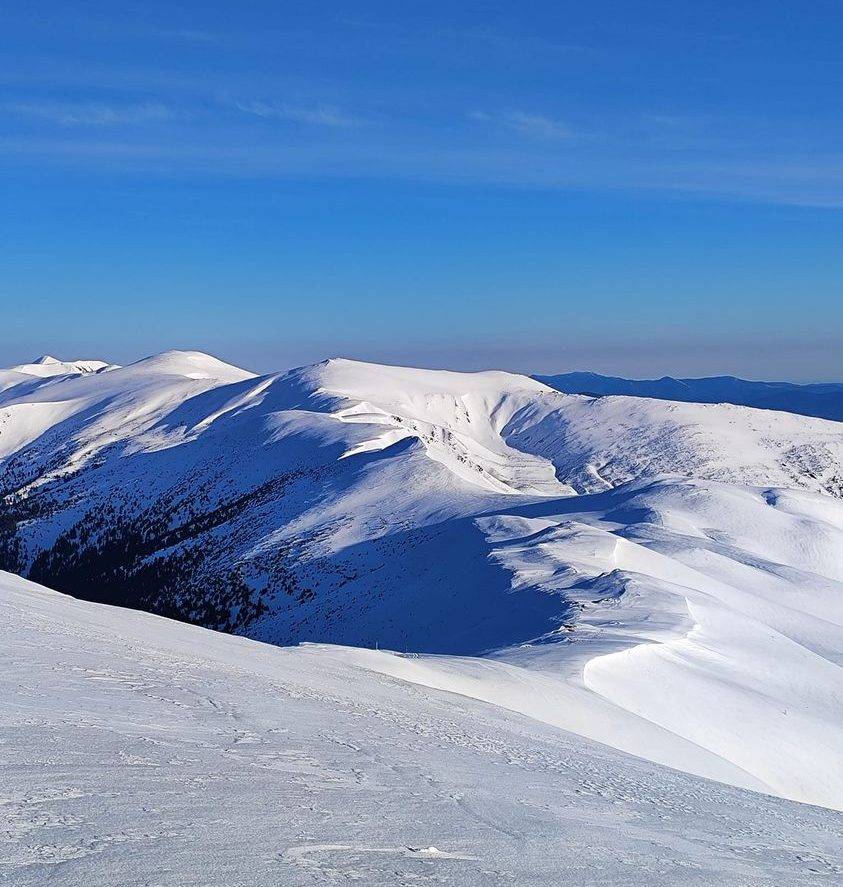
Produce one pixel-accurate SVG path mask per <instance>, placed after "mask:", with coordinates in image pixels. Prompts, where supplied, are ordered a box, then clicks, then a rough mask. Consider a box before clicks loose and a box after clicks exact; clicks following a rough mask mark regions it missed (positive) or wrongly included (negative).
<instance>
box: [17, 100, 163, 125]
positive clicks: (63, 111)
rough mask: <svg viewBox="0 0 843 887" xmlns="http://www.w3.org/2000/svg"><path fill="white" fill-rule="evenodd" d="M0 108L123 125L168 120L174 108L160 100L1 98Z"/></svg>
mask: <svg viewBox="0 0 843 887" xmlns="http://www.w3.org/2000/svg"><path fill="white" fill-rule="evenodd" d="M0 111H2V112H3V113H5V114H12V115H16V116H18V117H29V118H32V119H36V120H45V121H49V122H51V123H59V124H61V125H62V126H122V125H137V124H142V123H160V122H162V121H165V120H171V119H172V118H173V116H174V114H173V112H172V111H171V110H170V108H168V107H167V106H166V105H163V104H161V103H159V102H141V103H138V104H130V105H112V104H106V103H103V102H41V101H38V102H19V101H16V102H8V101H7V102H0Z"/></svg>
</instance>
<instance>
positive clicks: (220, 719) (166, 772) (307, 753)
mask: <svg viewBox="0 0 843 887" xmlns="http://www.w3.org/2000/svg"><path fill="white" fill-rule="evenodd" d="M0 608H2V612H3V614H4V621H5V625H4V635H3V642H2V644H0V682H2V684H0V709H2V723H3V742H2V744H0V760H2V773H3V783H2V788H0V816H2V819H3V826H2V829H1V830H0V882H2V883H8V884H13V885H15V887H27V885H42V884H46V883H49V884H55V885H78V884H97V885H106V887H111V885H115V887H116V885H121V887H128V885H148V884H166V885H168V887H179V885H196V887H199V885H201V887H209V885H224V887H239V885H244V887H246V885H248V887H252V885H256V884H259V885H263V884H284V885H291V887H295V885H321V884H334V883H348V882H353V883H362V884H366V885H373V887H374V885H384V887H386V885H389V887H393V885H399V884H454V885H461V887H465V885H478V887H487V885H512V884H518V885H531V884H543V885H550V884H572V885H578V887H588V885H598V884H599V885H604V884H618V885H620V884H624V885H638V884H646V885H652V884H659V885H676V887H686V885H729V887H736V885H747V887H748V885H759V887H761V885H764V887H773V885H774V887H785V885H805V884H836V883H839V879H840V876H841V873H843V858H841V855H840V848H841V846H843V841H842V840H841V839H843V834H841V819H840V816H839V814H836V813H833V812H832V811H830V810H827V809H823V808H820V807H810V806H806V805H802V804H797V803H793V802H790V801H786V800H782V799H779V798H773V797H769V796H764V795H758V794H755V793H753V792H748V791H745V790H741V789H737V788H733V787H729V786H725V785H722V784H719V783H716V782H710V781H706V780H702V779H699V778H696V777H693V776H689V775H687V774H683V773H679V772H676V771H673V770H668V769H665V768H661V767H659V766H657V765H654V764H650V763H647V762H644V761H641V760H638V759H635V758H631V757H628V756H625V755H622V754H620V753H619V752H616V751H613V750H611V749H609V748H607V747H605V746H602V745H598V744H595V743H591V742H588V741H587V740H584V739H581V738H579V737H577V736H575V735H572V734H566V733H564V732H562V731H558V730H555V729H553V728H551V727H547V726H545V725H542V724H540V723H538V722H536V721H534V720H531V719H528V718H525V717H522V716H519V715H516V714H513V713H509V712H507V711H505V710H503V709H501V708H498V707H495V706H491V705H486V704H483V703H480V702H477V701H476V700H472V699H469V698H466V697H463V696H459V695H455V694H449V693H443V692H440V691H437V690H433V689H429V688H427V687H422V686H418V685H413V684H408V683H405V682H402V681H399V680H396V679H394V678H392V677H388V676H385V675H383V674H381V673H379V672H380V670H381V668H382V667H384V664H385V667H386V668H389V667H390V666H389V663H390V660H393V661H394V660H397V659H401V660H402V661H407V662H412V659H404V657H396V656H390V655H389V654H385V653H377V652H375V651H362V652H361V651H355V650H349V649H347V648H339V647H334V648H331V647H320V646H304V647H298V648H287V649H281V648H277V647H272V646H267V645H263V644H259V643H255V642H253V641H249V640H246V639H244V638H238V637H232V636H227V635H223V634H219V633H214V632H209V631H207V630H204V629H201V628H196V627H192V626H188V625H184V624H181V623H177V622H172V621H169V620H165V619H161V618H159V617H155V616H151V615H147V614H144V613H138V612H132V611H127V610H121V609H117V608H112V607H106V606H103V605H100V604H91V603H87V602H84V601H78V600H73V599H71V598H68V597H65V596H62V595H59V594H56V593H55V592H51V591H48V590H47V589H44V588H42V587H39V586H36V585H33V584H32V583H29V582H27V581H25V580H22V579H19V578H17V577H13V576H9V575H8V574H0ZM360 657H364V658H363V659H362V660H361V658H360ZM454 662H455V663H456V662H458V660H454ZM488 668H489V669H490V671H491V672H492V673H494V671H495V670H496V669H497V668H498V666H497V665H496V664H495V663H488Z"/></svg>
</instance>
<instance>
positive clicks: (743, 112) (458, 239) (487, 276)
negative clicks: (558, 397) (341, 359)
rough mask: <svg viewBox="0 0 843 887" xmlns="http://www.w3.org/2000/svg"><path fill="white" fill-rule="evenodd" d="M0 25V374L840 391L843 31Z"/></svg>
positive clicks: (220, 11)
mask: <svg viewBox="0 0 843 887" xmlns="http://www.w3.org/2000/svg"><path fill="white" fill-rule="evenodd" d="M18 6H22V4H3V10H2V27H0V50H2V57H3V59H4V64H3V66H2V68H0V207H2V212H1V213H0V243H2V246H0V255H2V261H0V299H2V302H3V320H4V322H3V324H2V327H0V348H2V350H3V352H4V358H3V359H2V360H0V363H3V364H9V363H12V362H16V361H19V360H23V359H26V358H29V357H32V356H34V355H35V354H36V353H38V352H44V351H50V352H58V353H59V354H60V355H65V356H74V357H75V356H102V357H104V358H106V359H112V360H118V361H127V360H130V359H133V358H136V357H139V356H142V355H144V354H147V353H150V352H153V351H157V350H161V349H163V348H167V347H197V348H203V349H205V350H210V351H212V352H214V353H216V354H219V355H220V356H222V357H224V358H227V359H230V360H233V361H235V362H240V363H242V364H244V365H248V366H250V367H253V368H255V369H258V370H269V369H276V368H283V367H286V366H291V365H294V364H300V363H305V362H310V361H313V360H318V359H321V358H322V357H325V356H329V355H335V354H341V355H346V356H352V357H360V358H366V359H373V360H384V361H394V362H403V363H416V364H422V365H431V366H453V367H464V368H468V369H473V368H480V367H487V366H501V367H506V368H511V369H516V370H522V371H535V372H549V371H557V370H559V371H561V370H568V369H574V368H579V369H593V370H597V371H605V372H612V373H621V374H628V375H661V374H663V373H671V374H687V375H701V374H706V373H721V372H724V373H736V374H741V375H746V376H750V377H768V378H772V377H779V378H793V379H799V380H808V379H829V378H840V377H841V376H842V375H843V373H841V368H840V363H839V356H838V353H837V352H839V344H838V340H839V338H840V333H841V331H843V298H841V295H843V293H842V292H841V290H843V115H841V96H843V61H842V60H841V53H840V51H839V47H840V45H843V16H841V15H840V14H839V7H838V6H837V4H835V3H832V2H810V0H809V2H805V3H800V4H798V6H797V5H796V4H793V3H784V2H774V0H767V2H764V3H759V2H757V0H755V2H732V3H726V2H704V0H703V2H699V0H698V2H683V0H674V2H671V3H668V2H657V0H653V2H643V0H637V2H636V0H626V2H599V0H598V2H591V3H588V4H584V3H568V2H554V3H549V2H548V3H545V2H520V3H517V4H516V3H511V2H510V3H471V4H459V3H453V2H450V3H439V2H426V3H414V2H403V3H394V2H389V3H387V2H359V3H354V4H347V3H345V4H340V3H336V2H333V3H329V2H319V0H316V2H313V0H311V2H308V3H278V2H245V3H240V4H231V3H222V2H217V3H215V2H204V3H201V4H199V3H189V4H178V8H174V6H176V5H175V4H169V3H161V2H145V3H126V2H112V3H104V2H75V3H73V4H68V3H65V2H42V3H35V4H29V5H28V6H27V8H25V9H21V8H16V7H18Z"/></svg>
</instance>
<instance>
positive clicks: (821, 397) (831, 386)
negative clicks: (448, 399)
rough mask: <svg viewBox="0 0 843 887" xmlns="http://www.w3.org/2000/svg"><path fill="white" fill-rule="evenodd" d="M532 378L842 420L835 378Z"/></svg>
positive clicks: (581, 389)
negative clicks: (803, 382) (806, 380)
mask: <svg viewBox="0 0 843 887" xmlns="http://www.w3.org/2000/svg"><path fill="white" fill-rule="evenodd" d="M534 378H536V379H538V380H539V381H540V382H543V383H544V384H545V385H549V386H550V387H551V388H555V389H556V390H557V391H564V392H566V393H568V394H590V395H594V396H605V395H607V394H623V395H627V396H632V397H655V398H659V399H661V400H678V401H691V402H695V403H733V404H738V405H740V406H746V407H758V408H759V409H765V410H780V411H781V412H786V413H800V414H802V415H804V416H816V417H817V418H819V419H835V420H837V421H843V383H839V382H817V383H814V384H810V385H797V384H794V383H793V382H752V381H749V380H748V379H738V378H736V377H735V376H710V377H708V378H702V379H674V378H672V377H671V376H663V377H662V378H661V379H623V378H620V377H618V376H601V375H600V374H599V373H559V374H557V375H554V376H535V377H534Z"/></svg>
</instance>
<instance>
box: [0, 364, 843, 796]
mask: <svg viewBox="0 0 843 887" xmlns="http://www.w3.org/2000/svg"><path fill="white" fill-rule="evenodd" d="M0 460H2V461H0V484H2V495H3V508H4V511H3V516H4V520H3V522H2V523H0V566H2V567H4V568H6V569H9V570H12V571H14V572H17V573H21V574H24V575H27V576H29V577H30V578H32V579H36V580H38V581H40V582H43V583H45V584H49V585H52V586H55V587H57V588H59V589H61V590H62V591H66V592H70V593H72V594H75V595H77V596H79V597H85V598H92V599H94V600H97V601H101V602H106V603H117V604H121V605H124V606H133V607H137V608H140V609H146V610H151V611H153V612H156V613H159V614H162V615H167V616H172V617H176V618H180V619H183V620H186V621H191V622H195V623H198V624H201V625H204V626H208V627H213V628H219V629H223V630H226V631H233V632H237V633H239V634H245V635H248V636H249V637H252V638H255V639H259V640H264V641H270V642H272V643H275V644H290V643H295V642H298V641H319V642H326V643H334V644H343V645H351V646H355V647H360V648H367V647H368V648H375V647H379V648H381V649H384V648H386V649H392V650H396V651H399V652H404V651H406V652H408V653H409V652H416V653H425V654H431V655H426V656H423V657H418V658H406V657H404V656H377V657H375V658H376V660H377V661H376V665H372V666H371V667H372V668H376V670H382V671H386V672H389V673H390V674H393V675H395V676H399V677H401V678H403V679H406V680H408V681H419V682H421V683H423V684H426V685H430V686H436V687H439V688H441V689H443V690H450V691H455V692H459V693H461V694H464V695H466V696H474V697H476V698H478V699H483V700H486V701H490V702H494V703H496V704H498V705H500V706H503V707H506V708H509V709H512V710H514V711H517V712H520V713H522V714H525V715H528V716H530V717H532V718H534V719H536V720H539V721H542V722H545V723H547V724H549V725H554V726H556V727H564V728H565V729H568V730H572V731H574V732H577V733H579V734H581V735H582V736H585V737H587V738H589V739H593V740H597V741H599V742H602V743H605V744H607V745H611V746H614V747H615V748H619V749H622V750H623V751H626V752H629V753H630V754H634V755H637V756H640V757H644V758H648V759H650V760H653V761H656V762H659V763H662V764H666V765H669V766H671V767H675V768H677V769H680V770H683V771H686V772H689V773H693V774H697V775H699V776H705V777H710V778H714V779H718V780H722V781H724V782H728V783H731V784H733V785H738V786H742V787H747V788H754V789H757V790H760V791H765V792H770V793H774V794H779V795H782V796H785V797H788V798H793V799H796V800H802V801H807V802H810V803H816V804H823V805H826V806H829V807H835V808H843V783H841V778H840V774H841V773H843V766H841V765H842V764H843V760H841V748H843V733H841V717H840V711H841V707H840V696H841V679H840V674H841V669H840V661H839V653H838V651H839V650H841V649H843V645H841V636H840V635H841V625H843V613H842V612H841V603H843V565H841V551H843V511H841V508H843V506H841V502H840V496H841V493H843V480H841V478H843V431H841V425H840V424H839V423H836V422H831V421H825V420H821V419H813V418H807V417H803V416H796V415H793V414H790V413H777V412H773V411H766V410H765V411H762V410H754V409H750V408H746V407H738V406H732V405H728V404H695V403H673V402H669V401H660V400H648V399H644V398H630V397H604V398H590V397H582V396H572V395H565V394H561V393H559V392H556V391H553V390H551V389H549V388H547V387H546V386H544V385H542V384H541V383H539V382H537V381H535V380H533V379H529V378H527V377H523V376H517V375H512V374H507V373H492V372H490V373H479V374H462V373H447V372H435V371H426V370H416V369H409V368H400V367H382V366H378V365H375V364H366V363H360V362H355V361H347V360H330V361H325V362H324V363H321V364H317V365H315V366H312V367H305V368H301V369H297V370H292V371H290V372H288V373H284V374H277V375H268V376H261V377H255V376H253V375H252V374H250V373H248V372H246V371H243V370H239V369H238V368H235V367H229V366H227V365H225V364H222V363H221V362H219V361H216V360H215V359H214V358H211V357H209V356H208V355H201V354H197V353H185V352H170V353H167V354H164V355H159V356H157V357H154V358H149V359H147V360H145V361H140V362H138V363H136V364H133V365H131V366H128V367H123V368H120V369H114V370H110V371H109V372H107V373H101V374H99V373H98V374H95V375H86V376H76V377H71V378H66V379H57V380H56V381H54V382H52V383H51V384H50V385H43V386H41V387H36V388H34V389H33V388H31V387H26V386H25V387H23V388H20V387H19V386H14V387H11V388H7V389H6V391H5V392H3V393H2V394H0ZM453 654H460V655H461V656H463V657H465V658H460V659H455V658H454V655H453ZM348 655H351V654H348ZM354 655H355V656H357V657H361V658H359V659H357V660H355V661H357V662H359V663H361V664H366V663H368V658H367V657H369V655H370V654H369V653H366V652H365V650H364V651H360V652H358V653H355V654H354ZM366 667H367V668H368V667H370V666H369V665H368V664H366ZM490 674H491V675H493V676H494V677H493V679H492V678H490V677H489V676H490ZM771 737H772V739H771Z"/></svg>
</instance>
